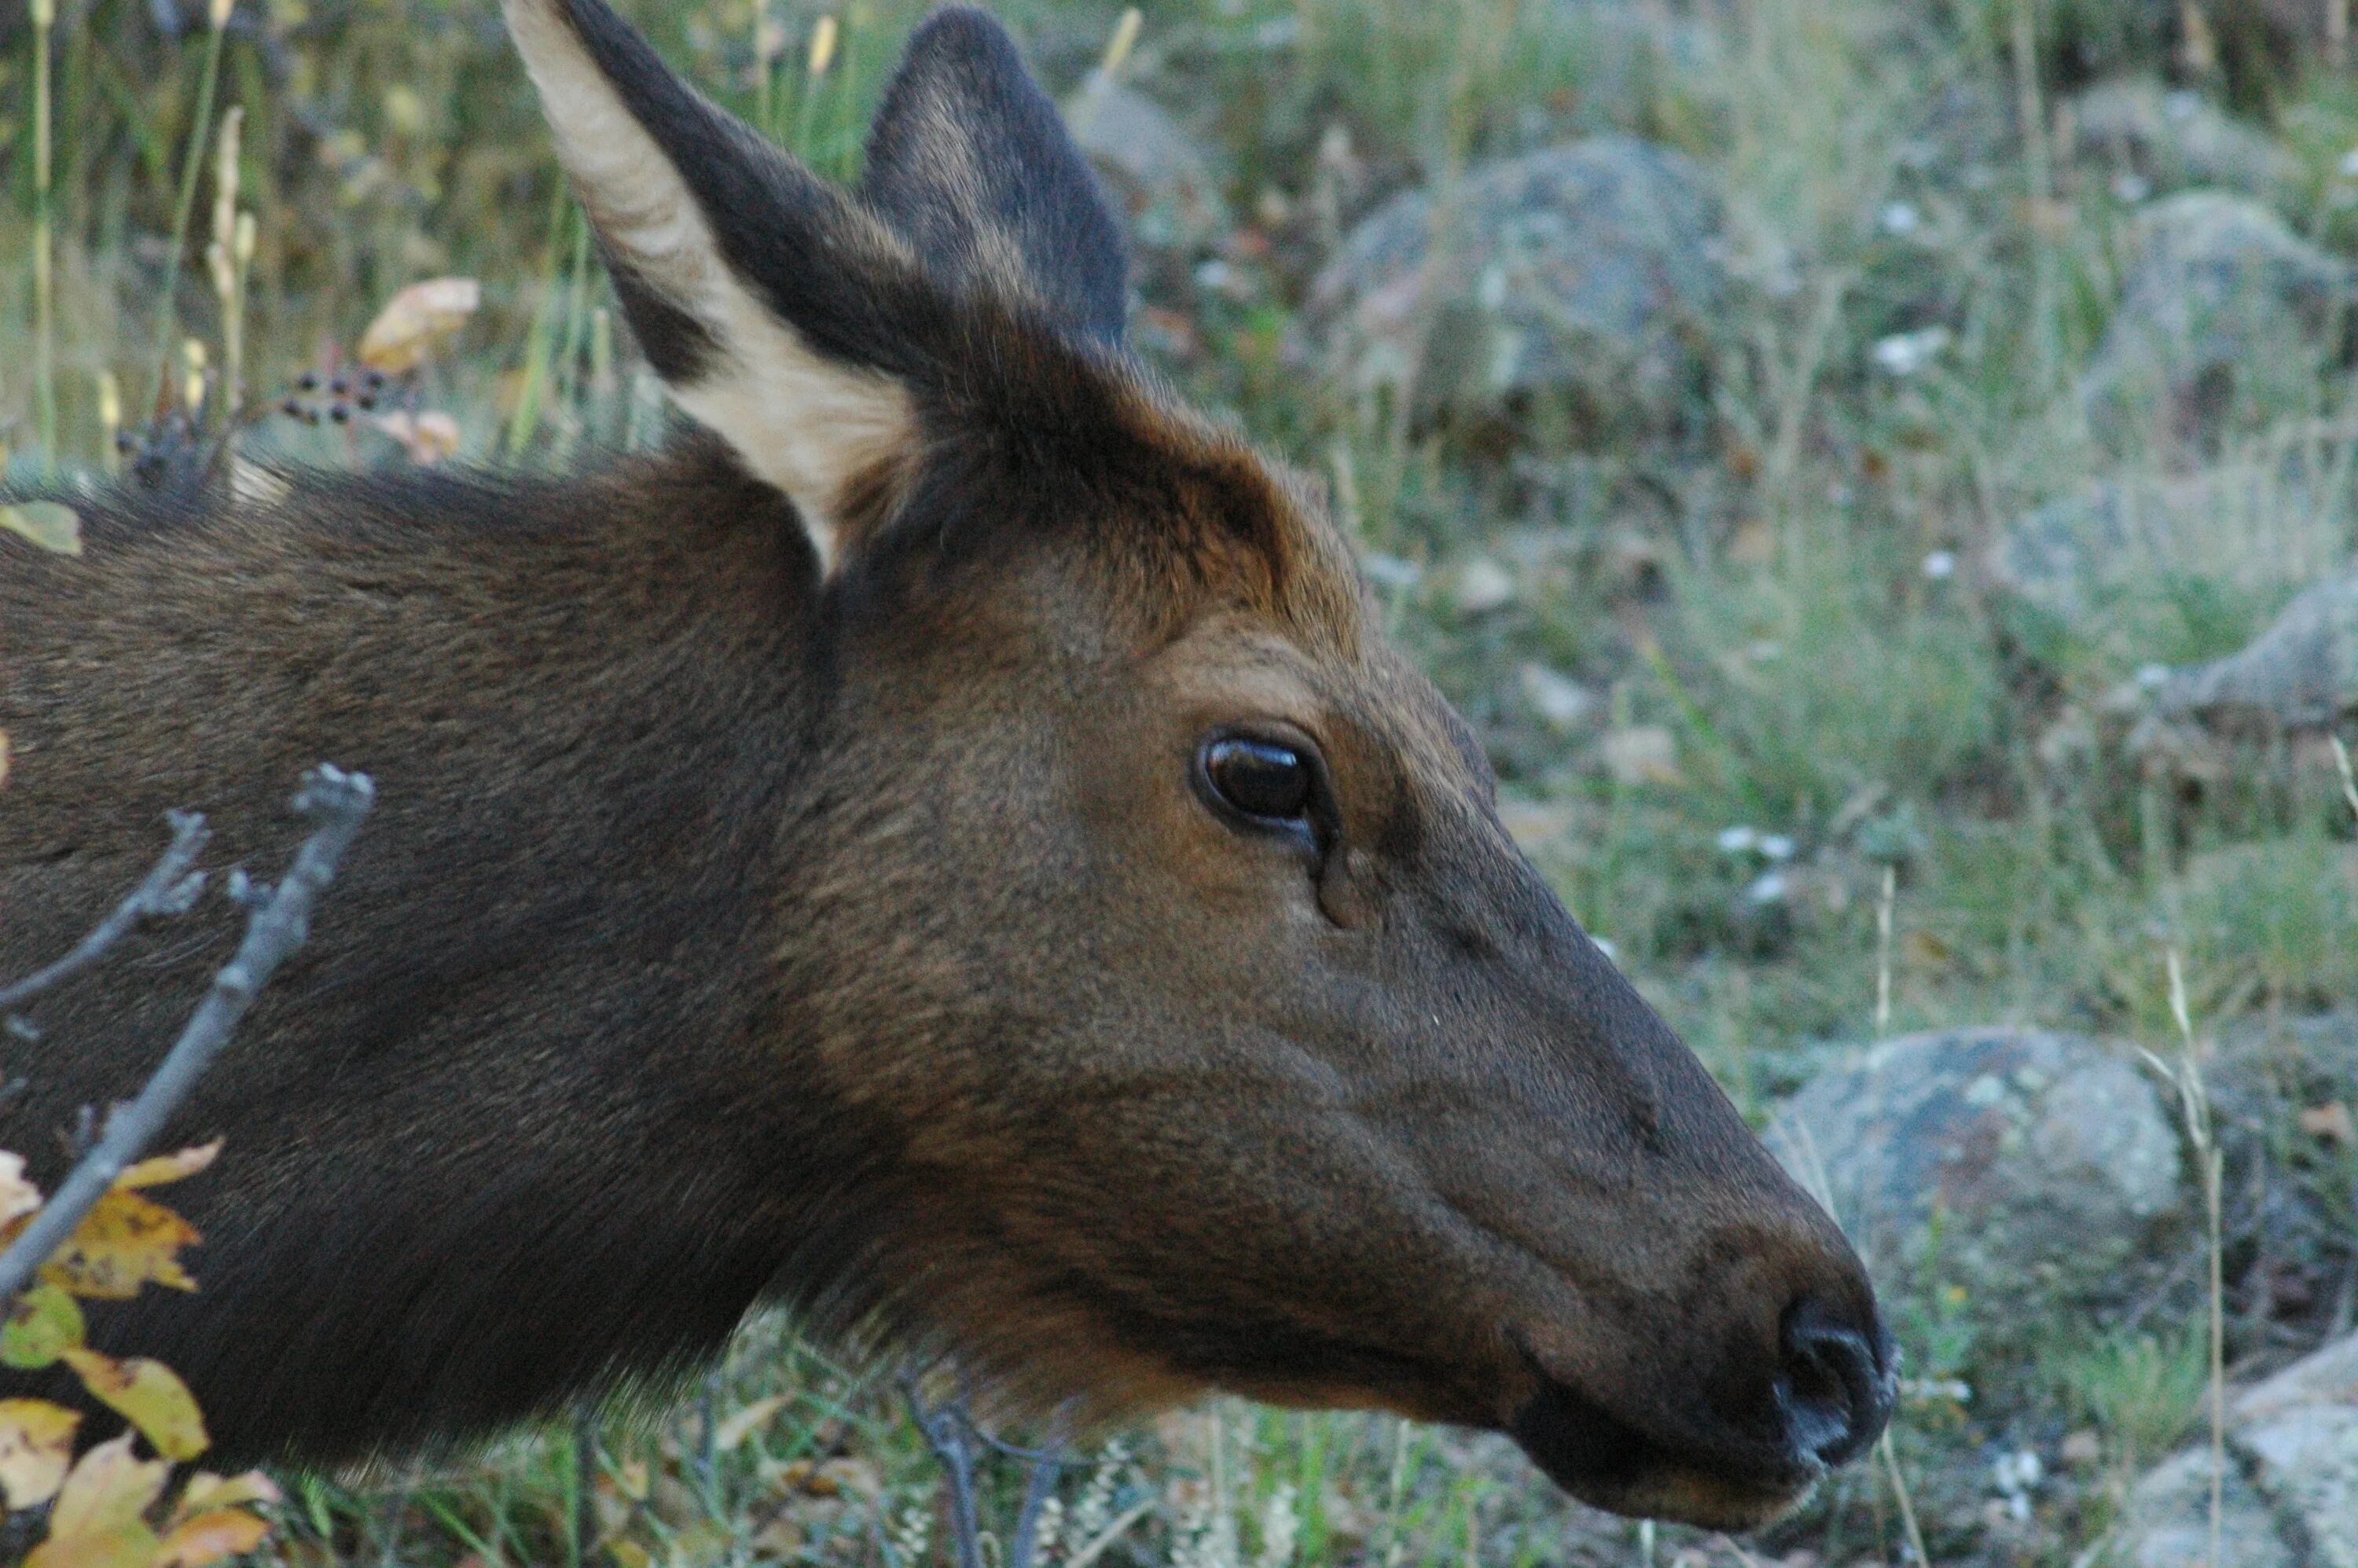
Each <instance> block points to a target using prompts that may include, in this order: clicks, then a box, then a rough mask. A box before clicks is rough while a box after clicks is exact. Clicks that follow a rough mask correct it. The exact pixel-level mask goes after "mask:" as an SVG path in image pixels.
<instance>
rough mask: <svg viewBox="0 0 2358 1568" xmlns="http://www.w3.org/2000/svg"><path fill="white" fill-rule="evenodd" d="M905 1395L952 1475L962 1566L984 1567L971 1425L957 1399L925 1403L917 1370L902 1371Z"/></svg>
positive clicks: (953, 1520)
mask: <svg viewBox="0 0 2358 1568" xmlns="http://www.w3.org/2000/svg"><path fill="white" fill-rule="evenodd" d="M901 1395H902V1397H903V1399H905V1400H908V1401H909V1416H910V1419H911V1420H913V1421H914V1422H916V1423H917V1431H918V1432H919V1433H923V1434H924V1436H925V1446H926V1447H927V1448H929V1449H931V1450H933V1454H934V1458H935V1460H936V1462H937V1463H938V1464H939V1465H941V1467H942V1474H943V1475H944V1476H947V1477H948V1479H949V1484H950V1534H951V1535H952V1536H954V1537H955V1538H956V1539H957V1554H958V1568H983V1561H982V1519H981V1516H980V1513H979V1510H978V1509H977V1508H976V1506H975V1499H974V1447H973V1445H972V1444H970V1443H968V1433H969V1431H970V1430H971V1429H970V1427H969V1425H968V1423H967V1422H963V1421H961V1420H960V1419H959V1415H960V1411H959V1408H958V1406H957V1403H956V1402H955V1401H952V1402H951V1403H948V1404H945V1405H940V1406H929V1405H927V1404H926V1403H925V1392H924V1390H921V1389H920V1388H919V1387H918V1386H917V1374H916V1372H915V1371H914V1370H904V1371H903V1372H902V1374H901Z"/></svg>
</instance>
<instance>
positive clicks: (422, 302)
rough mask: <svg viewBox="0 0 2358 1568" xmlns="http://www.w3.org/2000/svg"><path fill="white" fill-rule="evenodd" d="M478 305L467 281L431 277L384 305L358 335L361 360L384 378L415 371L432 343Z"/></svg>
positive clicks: (475, 289)
mask: <svg viewBox="0 0 2358 1568" xmlns="http://www.w3.org/2000/svg"><path fill="white" fill-rule="evenodd" d="M482 302H483V287H482V285H481V284H479V283H477V282H476V281H475V280H474V279H473V278H471V277H432V278H427V280H426V281H425V282H423V283H413V284H411V285H410V286H409V287H407V288H405V289H403V290H402V291H401V292H400V293H398V294H396V295H395V296H394V297H392V298H391V299H388V300H386V301H385V304H384V309H382V310H380V311H378V312H377V317H376V319H375V320H373V321H372V322H370V323H369V326H368V330H367V331H365V332H363V333H362V334H361V346H360V351H359V352H360V362H361V363H362V364H364V365H366V366H368V367H369V368H370V369H371V370H377V371H383V372H384V373H385V374H387V375H402V374H406V373H408V372H410V371H413V370H416V368H417V367H418V365H419V364H421V363H422V362H424V361H425V359H426V356H427V354H428V353H430V352H432V351H433V349H434V346H435V344H437V343H438V342H440V341H442V340H443V339H445V338H447V337H449V336H450V335H451V334H452V333H454V332H456V331H457V330H459V329H460V328H461V327H463V326H465V325H466V324H467V318H468V317H470V316H472V315H473V314H474V313H475V310H476V308H478V307H479V306H481V304H482Z"/></svg>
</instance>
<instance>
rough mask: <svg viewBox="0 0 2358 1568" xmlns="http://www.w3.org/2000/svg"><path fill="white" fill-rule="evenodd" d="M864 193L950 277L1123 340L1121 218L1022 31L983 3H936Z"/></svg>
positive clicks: (881, 116)
mask: <svg viewBox="0 0 2358 1568" xmlns="http://www.w3.org/2000/svg"><path fill="white" fill-rule="evenodd" d="M860 195H861V196H862V197H863V198H864V199H865V200H866V201H867V203H868V205H869V206H870V207H871V208H873V209H874V210H875V211H877V212H878V213H879V214H880V215H882V217H883V219H884V221H885V222H888V223H890V224H892V227H893V228H894V229H895V230H896V231H898V232H899V233H900V234H901V236H902V237H903V239H905V240H907V241H908V243H909V245H910V247H911V248H912V249H913V250H914V251H915V252H916V254H918V255H920V256H922V257H923V258H924V259H925V267H926V270H927V271H928V272H930V273H931V274H932V275H933V276H935V277H936V279H938V280H940V281H941V282H942V283H943V284H945V285H946V286H947V287H950V288H953V289H955V290H958V291H960V292H965V291H969V290H974V289H984V290H995V291H997V292H1000V293H1001V294H1008V295H1012V296H1013V297H1017V298H1022V299H1028V300H1030V301H1031V302H1032V303H1033V305H1035V306H1037V307H1039V308H1042V309H1044V311H1045V312H1046V313H1047V315H1048V316H1049V318H1050V319H1052V320H1054V321H1055V322H1056V323H1057V324H1059V325H1061V326H1063V327H1065V328H1066V329H1068V330H1073V331H1076V332H1077V333H1079V334H1080V335H1082V336H1084V337H1086V338H1089V339H1093V340H1095V341H1098V342H1099V343H1102V344H1105V345H1107V346H1109V347H1119V346H1120V343H1121V341H1122V336H1123V328H1124V323H1125V321H1126V319H1127V318H1128V314H1129V296H1128V289H1129V279H1130V257H1129V254H1128V249H1127V247H1126V246H1125V245H1124V243H1123V241H1122V233H1121V225H1120V223H1118V222H1116V221H1115V219H1114V215H1113V213H1112V211H1111V210H1110V209H1109V207H1108V206H1107V204H1106V200H1105V196H1104V193H1103V192H1102V191H1101V190H1100V189H1098V182H1097V178H1096V176H1095V175H1093V174H1091V173H1090V171H1089V166H1088V161H1087V159H1086V158H1084V157H1082V156H1081V150H1080V148H1078V147H1077V146H1074V145H1073V138H1072V137H1071V135H1068V134H1067V133H1066V132H1065V123H1064V121H1063V119H1062V118H1061V117H1059V116H1058V114H1057V113H1056V106H1055V104H1053V103H1050V102H1049V101H1048V97H1047V94H1045V93H1044V92H1041V91H1040V88H1039V86H1038V84H1037V83H1035V82H1034V81H1033V80H1032V78H1031V76H1030V75H1029V74H1028V73H1027V72H1026V71H1025V70H1024V69H1023V61H1022V59H1021V57H1019V56H1018V55H1017V53H1016V52H1015V43H1014V40H1013V39H1011V38H1009V37H1008V36H1007V32H1006V30H1005V29H1004V28H1002V27H1000V25H999V24H998V23H997V22H995V21H993V20H991V18H990V17H989V16H985V15H983V14H982V13H981V12H979V11H971V10H964V9H954V10H946V11H943V12H940V13H939V14H937V15H936V16H934V17H933V18H932V19H931V20H929V21H927V22H926V23H925V26H923V27H919V28H918V29H917V31H916V34H915V35H914V37H913V38H911V39H910V40H909V48H908V52H907V53H906V54H905V55H904V56H903V59H902V61H901V69H900V71H899V72H898V74H896V75H895V76H894V77H893V79H892V86H891V87H890V88H889V89H887V90H886V92H885V94H884V103H883V107H882V108H881V109H879V110H878V111H877V114H876V122H875V124H874V125H873V126H872V127H871V130H870V131H869V135H868V170H867V175H866V177H865V179H864V181H863V183H862V184H861V186H860Z"/></svg>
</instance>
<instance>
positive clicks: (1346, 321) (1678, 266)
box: [1305, 135, 1722, 437]
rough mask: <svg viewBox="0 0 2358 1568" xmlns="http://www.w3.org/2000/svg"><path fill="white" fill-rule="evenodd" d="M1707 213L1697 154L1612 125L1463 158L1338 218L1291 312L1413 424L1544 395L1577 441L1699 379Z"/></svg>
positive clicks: (1678, 404)
mask: <svg viewBox="0 0 2358 1568" xmlns="http://www.w3.org/2000/svg"><path fill="white" fill-rule="evenodd" d="M1717 221H1718V212H1717V207H1716V204H1715V202H1714V200H1713V197H1712V194H1711V191H1710V188H1709V185H1708V182H1707V180H1706V179H1705V178H1704V174H1703V172H1702V170H1701V169H1700V168H1697V167H1696V165H1694V164H1693V162H1691V161H1690V160H1688V159H1687V158H1684V157H1681V156H1679V155H1678V154H1676V153H1672V152H1667V151H1665V150H1663V149H1662V148H1660V147H1657V146H1651V145H1650V144H1649V143H1646V142H1642V141H1639V140H1637V139H1635V138H1633V137H1629V136H1621V135H1609V136H1598V137H1595V138H1593V139H1591V140H1587V141H1582V142H1577V143H1574V144H1573V145H1571V146H1561V147H1553V148H1550V149H1548V150H1546V151H1544V152H1537V153H1532V154H1531V155H1529V156H1527V157H1515V158H1507V159H1502V160H1499V161H1498V162H1493V163H1488V164H1483V165H1479V166H1476V168H1472V169H1469V170H1468V171H1467V172H1466V174H1465V176H1464V177H1463V178H1460V179H1459V180H1457V181H1456V182H1455V184H1453V185H1451V186H1449V187H1447V188H1445V189H1420V190H1412V191H1410V192H1407V193H1405V194H1403V195H1401V196H1398V197H1395V198H1394V199H1393V200H1390V202H1388V203H1386V204H1385V205H1384V206H1382V207H1380V208H1379V209H1378V210H1377V211H1375V213H1374V214H1372V215H1371V216H1369V217H1368V218H1367V219H1366V220H1365V221H1363V222H1361V223H1360V224H1359V225H1358V226H1357V228H1356V229H1354V230H1353V231H1352V232H1351V233H1350V234H1349V235H1348V236H1347V238H1346V240H1345V242H1344V243H1343V246H1342V249H1341V252H1340V254H1338V255H1337V256H1336V259H1335V261H1334V262H1333V263H1332V264H1331V265H1329V266H1328V267H1327V268H1326V269H1325V272H1323V273H1321V274H1320V275H1319V276H1318V278H1317V280H1316V281H1315V283H1314V285H1313V287H1312V289H1311V294H1310V298H1309V301H1308V307H1307V309H1306V311H1305V324H1306V326H1307V328H1308V330H1310V332H1311V333H1312V334H1313V336H1314V339H1315V340H1316V341H1318V342H1319V343H1320V344H1321V345H1322V346H1323V348H1324V349H1325V352H1326V353H1327V354H1328V355H1329V356H1330V361H1331V363H1332V364H1333V366H1334V368H1335V369H1336V372H1337V373H1339V374H1340V375H1341V377H1342V378H1343V380H1344V382H1345V384H1347V385H1348V386H1350V387H1351V388H1352V389H1354V390H1355V391H1357V392H1360V393H1363V394H1368V393H1374V392H1376V391H1378V390H1379V389H1381V388H1385V387H1390V388H1391V389H1393V390H1394V391H1395V392H1397V393H1400V394H1404V395H1407V396H1409V397H1410V398H1411V400H1412V414H1413V416H1414V417H1415V418H1416V419H1417V420H1418V421H1419V422H1420V423H1422V424H1426V425H1431V424H1433V423H1434V422H1435V421H1443V422H1452V423H1460V422H1472V423H1485V422H1489V421H1493V420H1497V419H1499V418H1502V417H1503V418H1507V419H1509V420H1513V419H1515V418H1518V417H1520V416H1521V415H1523V414H1524V413H1527V412H1530V411H1532V410H1534V409H1537V408H1539V407H1540V406H1546V407H1547V408H1548V409H1549V410H1551V411H1552V414H1553V415H1554V416H1556V417H1559V418H1568V419H1569V421H1570V423H1571V425H1572V427H1573V428H1574V430H1575V431H1578V432H1585V433H1587V434H1589V435H1592V436H1598V437H1601V436H1604V435H1606V434H1620V435H1627V434H1632V433H1642V432H1645V431H1648V430H1660V429H1663V428H1665V427H1671V426H1674V425H1676V424H1677V423H1678V422H1679V421H1680V419H1681V416H1682V414H1683V413H1684V412H1685V411H1686V409H1687V408H1688V407H1689V406H1690V405H1691V403H1692V401H1693V398H1694V396H1695V393H1696V389H1697V387H1698V385H1699V384H1700V378H1701V375H1702V367H1703V363H1704V360H1703V356H1702V355H1701V354H1700V353H1699V352H1698V345H1699V344H1700V342H1701V341H1702V340H1703V338H1704V334H1705V332H1706V330H1707V329H1708V325H1709V323H1710V321H1711V319H1712V315H1713V312H1714V308H1715V307H1716V306H1717V304H1718V301H1719V298H1720V295H1721V289H1722V276H1721V270H1720V267H1719V265H1718V264H1717V262H1716V261H1715V260H1714V254H1713V239H1714V233H1715V231H1716V226H1717Z"/></svg>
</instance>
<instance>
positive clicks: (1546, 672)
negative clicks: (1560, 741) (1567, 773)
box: [1515, 664, 1599, 735]
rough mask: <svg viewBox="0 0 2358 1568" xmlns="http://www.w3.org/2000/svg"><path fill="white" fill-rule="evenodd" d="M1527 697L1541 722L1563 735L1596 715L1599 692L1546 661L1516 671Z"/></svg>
mask: <svg viewBox="0 0 2358 1568" xmlns="http://www.w3.org/2000/svg"><path fill="white" fill-rule="evenodd" d="M1515 678H1516V680H1517V682H1518V683H1519V684H1520V686H1521V687H1522V689H1523V701H1524V703H1525V704H1526V705H1527V706H1528V707H1529V708H1531V711H1532V712H1533V713H1535V714H1537V715H1538V716H1539V719H1540V722H1541V723H1542V724H1545V725H1546V726H1547V727H1548V728H1549V729H1551V730H1554V731H1555V732H1556V733H1558V734H1560V735H1564V734H1570V733H1571V732H1573V731H1574V730H1578V729H1580V728H1582V727H1583V726H1584V725H1585V724H1586V723H1587V722H1588V720H1589V719H1592V718H1594V717H1595V713H1596V709H1597V708H1598V706H1599V704H1598V702H1597V697H1596V694H1595V692H1593V691H1590V690H1589V689H1588V688H1587V687H1585V686H1583V685H1581V684H1580V683H1579V682H1578V681H1576V680H1574V679H1573V678H1572V677H1571V676H1567V675H1563V674H1560V673H1559V672H1557V671H1555V670H1552V669H1550V668H1548V667H1547V665H1528V664H1527V665H1523V666H1521V667H1520V669H1518V670H1517V671H1516V672H1515Z"/></svg>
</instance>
